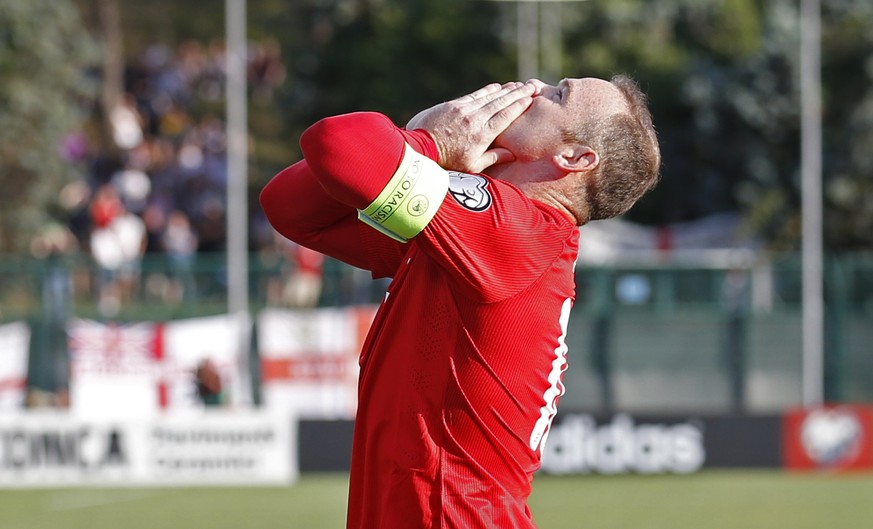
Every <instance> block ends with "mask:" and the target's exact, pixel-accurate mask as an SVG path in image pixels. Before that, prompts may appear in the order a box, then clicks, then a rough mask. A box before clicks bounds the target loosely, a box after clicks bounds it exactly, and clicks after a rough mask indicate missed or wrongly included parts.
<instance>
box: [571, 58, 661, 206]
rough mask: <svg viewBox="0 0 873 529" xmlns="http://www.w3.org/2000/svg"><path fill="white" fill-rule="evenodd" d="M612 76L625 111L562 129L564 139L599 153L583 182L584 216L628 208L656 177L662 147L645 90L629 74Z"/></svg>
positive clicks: (655, 181)
mask: <svg viewBox="0 0 873 529" xmlns="http://www.w3.org/2000/svg"><path fill="white" fill-rule="evenodd" d="M610 82H611V83H612V84H613V85H614V86H615V87H616V88H618V89H619V91H621V93H622V95H623V96H624V98H625V101H626V102H627V108H628V111H627V112H618V113H613V114H610V115H608V116H605V117H603V118H600V119H595V120H592V121H589V122H588V123H586V124H585V125H583V126H582V128H581V129H579V130H576V131H572V132H569V133H565V139H566V140H568V141H573V142H579V143H582V144H585V145H587V146H589V147H591V148H592V149H594V151H595V152H597V154H598V156H599V157H600V164H599V166H598V168H597V170H596V172H595V173H594V174H593V175H592V178H589V179H587V180H586V182H585V189H584V190H583V191H584V193H581V194H580V199H582V200H584V204H580V206H581V207H580V208H579V209H580V210H583V211H587V215H586V217H587V218H586V219H585V220H586V221H591V220H600V219H608V218H612V217H616V216H618V215H621V214H622V213H625V212H626V211H627V210H629V209H630V208H631V206H633V205H634V204H635V203H636V202H637V201H638V200H639V199H640V198H641V197H642V196H643V195H644V194H646V192H648V191H649V190H651V189H652V188H653V187H655V185H656V184H657V183H658V180H659V179H660V167H661V151H660V147H659V146H658V136H657V134H656V132H655V127H654V124H653V122H652V114H651V112H650V111H649V107H648V101H647V98H646V95H645V94H644V93H643V91H642V90H641V89H640V87H639V85H638V84H637V83H636V81H634V80H633V79H632V78H630V77H628V76H626V75H616V76H615V77H613V78H612V79H611V80H610Z"/></svg>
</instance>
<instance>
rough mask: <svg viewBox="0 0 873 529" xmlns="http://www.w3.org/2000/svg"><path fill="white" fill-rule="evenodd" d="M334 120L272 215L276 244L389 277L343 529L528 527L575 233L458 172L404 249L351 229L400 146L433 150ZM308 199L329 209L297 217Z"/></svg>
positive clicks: (279, 189)
mask: <svg viewBox="0 0 873 529" xmlns="http://www.w3.org/2000/svg"><path fill="white" fill-rule="evenodd" d="M332 119H333V120H335V121H334V122H333V125H334V126H335V128H332V127H330V126H328V127H324V126H321V127H316V128H315V130H313V131H312V132H308V133H309V135H310V137H309V138H308V139H307V138H306V137H304V141H303V142H302V143H303V146H304V155H305V156H306V158H307V161H306V162H301V164H302V165H301V164H298V165H296V166H292V168H289V169H288V170H286V171H284V172H283V173H280V175H278V176H277V177H276V179H274V180H273V181H272V182H271V183H270V184H269V185H268V186H267V188H266V189H265V191H264V193H263V194H262V203H263V205H264V209H265V211H266V212H267V215H268V217H269V218H270V220H271V222H273V223H274V226H276V228H277V229H278V230H279V231H280V232H281V233H284V234H286V235H288V236H291V237H294V238H296V240H297V242H299V243H301V244H304V245H306V244H311V245H312V246H313V247H315V249H318V250H319V251H323V252H325V253H328V254H333V255H335V256H338V257H340V258H344V259H345V260H347V261H349V262H351V263H352V264H354V265H356V266H363V267H365V268H367V269H369V270H371V271H372V272H373V275H374V276H375V277H380V276H389V277H392V278H393V280H392V282H391V284H390V286H389V288H388V292H387V294H386V297H385V300H384V302H383V303H382V305H381V307H380V308H379V311H378V313H377V315H376V318H375V321H374V322H373V325H372V328H371V329H370V333H369V336H368V338H367V340H366V342H365V344H364V348H363V351H362V353H361V357H360V364H361V374H360V380H359V405H358V406H359V407H358V412H357V418H356V422H355V434H354V445H353V452H352V468H351V477H350V480H351V483H350V490H349V508H348V527H349V528H353V529H363V528H374V529H375V528H380V529H400V528H410V529H412V528H416V529H420V528H445V529H448V528H456V529H478V528H483V529H484V528H532V527H534V523H533V520H532V519H531V513H530V510H529V508H528V506H527V498H528V496H529V494H530V491H531V482H532V479H533V474H534V472H535V471H536V470H537V469H538V468H539V466H540V457H541V449H542V445H543V443H544V442H545V440H546V437H547V435H548V429H549V426H550V424H551V420H552V418H553V417H554V415H555V412H556V406H557V403H558V399H559V398H560V395H561V394H562V393H563V385H562V382H561V380H562V376H563V372H564V370H565V369H566V366H567V356H566V353H567V347H566V343H565V336H566V331H567V322H568V319H569V311H570V307H571V305H572V303H573V299H574V292H575V283H574V272H573V269H574V264H575V260H576V255H577V252H578V230H577V229H576V228H577V227H576V226H575V225H574V224H573V222H571V221H570V220H569V219H568V218H567V217H566V216H564V215H563V214H562V213H561V212H559V211H558V210H556V209H554V208H552V207H550V206H547V205H545V204H543V203H540V202H537V201H534V200H532V199H529V198H528V197H526V196H525V195H524V194H523V193H522V192H521V191H520V190H519V189H517V188H516V187H514V186H512V185H510V184H508V183H506V182H502V181H499V180H493V179H491V178H489V177H487V176H483V175H468V174H462V173H450V185H449V192H448V193H446V197H445V199H444V201H443V202H442V205H441V206H440V208H439V210H438V211H437V213H436V215H435V216H434V217H433V219H432V220H431V221H430V223H429V224H428V225H427V226H426V227H425V228H424V231H422V232H421V233H420V234H418V235H417V236H415V237H414V238H412V239H411V240H409V242H407V243H406V244H402V243H399V242H397V241H395V240H392V239H390V238H388V237H386V236H385V235H382V234H381V233H379V232H378V231H376V230H374V229H372V228H370V227H368V226H365V225H364V224H362V223H360V222H358V223H357V224H356V225H355V228H354V229H353V228H351V226H352V224H350V222H349V219H348V217H349V216H350V215H352V214H353V210H352V208H361V206H362V205H363V206H365V205H366V204H367V203H369V201H370V200H372V199H373V197H375V196H376V195H377V194H378V193H379V191H380V188H379V185H384V183H385V181H387V179H388V178H389V177H390V176H391V174H392V172H393V171H394V169H395V168H396V167H397V165H398V163H399V161H400V157H401V156H402V154H401V153H402V149H403V148H404V143H408V144H409V145H410V146H412V147H413V148H414V149H416V150H417V151H418V152H421V153H423V154H426V155H428V156H430V157H431V158H433V159H436V149H435V146H434V144H433V140H432V138H430V136H429V135H428V134H427V133H425V132H424V131H412V132H410V131H403V130H401V129H398V128H397V127H395V126H393V125H391V124H390V122H389V121H387V118H385V117H384V116H380V115H378V114H376V115H372V114H367V115H361V114H353V115H350V116H340V117H337V118H332ZM336 120H339V121H336ZM323 125H324V124H323ZM340 125H341V126H342V128H343V129H345V130H346V133H343V134H340V135H338V133H337V130H338V129H339V128H340ZM349 129H351V130H349ZM312 135H316V136H317V137H316V138H313V137H312ZM321 135H325V136H324V137H320V141H317V140H319V138H318V136H321ZM304 136H306V135H304ZM362 143H363V144H364V145H362ZM328 144H329V145H330V146H331V147H330V149H329V150H330V151H331V152H330V153H322V152H321V151H323V150H325V149H327V148H328V147H326V146H327V145H328ZM374 145H377V146H378V147H374ZM361 149H364V150H365V151H366V152H365V153H362V152H360V150H361ZM374 151H375V152H374ZM337 156H340V157H345V160H343V161H338V160H337V159H336V157H337ZM372 157H377V158H378V157H384V158H385V159H384V160H376V161H374V160H373V158H372ZM363 160H366V161H363ZM307 163H308V165H307ZM338 173H342V174H338ZM313 182H318V184H319V186H320V187H321V188H322V190H319V186H316V185H314V184H313ZM371 183H375V184H376V185H372V186H371V185H370V184H371ZM300 192H306V193H315V194H316V195H318V199H319V200H320V201H322V206H323V208H321V209H319V208H315V207H312V206H311V204H308V205H307V206H306V207H305V208H304V209H306V210H307V211H306V212H297V213H289V212H288V211H287V210H288V209H289V208H290V207H291V205H292V204H296V203H297V202H296V200H297V199H296V198H295V197H294V196H293V193H300ZM289 193H292V194H291V195H289ZM319 193H320V194H319ZM301 200H302V199H301ZM307 200H313V197H307ZM343 204H344V205H345V207H346V212H345V214H343V213H342V205H343ZM349 206H351V208H350V207H349ZM316 210H319V211H320V213H317V212H316ZM310 213H311V214H312V215H316V214H318V215H321V217H320V221H316V220H315V219H313V218H312V217H311V216H309V214H310ZM295 221H299V222H301V223H303V224H305V226H304V227H302V228H300V227H299V226H298V227H295V226H291V225H289V224H290V223H293V222H295ZM319 224H320V225H321V227H320V228H319V229H316V225H319ZM331 233H332V235H331ZM299 239H303V240H299Z"/></svg>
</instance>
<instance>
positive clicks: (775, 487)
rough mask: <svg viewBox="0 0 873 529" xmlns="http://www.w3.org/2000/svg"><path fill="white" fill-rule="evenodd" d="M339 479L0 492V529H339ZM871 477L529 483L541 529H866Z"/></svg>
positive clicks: (870, 519) (740, 474) (734, 475)
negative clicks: (284, 483)
mask: <svg viewBox="0 0 873 529" xmlns="http://www.w3.org/2000/svg"><path fill="white" fill-rule="evenodd" d="M347 479H348V476H346V475H343V474H337V475H306V476H303V478H302V479H301V480H300V481H299V482H298V483H297V484H296V485H294V486H292V487H251V488H229V487H227V488H115V489H103V488H74V489H33V490H3V491H0V529H79V528H81V529H279V528H287V529H297V528H300V529H341V528H342V527H343V523H344V519H345V500H346V492H347ZM871 500H873V474H855V475H825V474H788V473H784V472H779V471H718V472H716V471H708V472H702V473H699V474H693V475H689V476H673V475H668V476H612V477H607V476H567V477H552V476H538V477H537V479H536V481H535V482H534V494H533V496H532V498H531V508H532V509H533V512H534V517H535V520H536V521H537V524H538V525H539V527H540V529H586V528H596V529H783V528H784V529H832V528H839V529H865V528H869V527H873V501H871Z"/></svg>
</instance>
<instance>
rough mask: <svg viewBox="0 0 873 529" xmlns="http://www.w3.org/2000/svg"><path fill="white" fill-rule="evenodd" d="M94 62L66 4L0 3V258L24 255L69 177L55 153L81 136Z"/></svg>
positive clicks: (60, 0) (90, 45) (71, 169)
mask: <svg viewBox="0 0 873 529" xmlns="http://www.w3.org/2000/svg"><path fill="white" fill-rule="evenodd" d="M47 35H50V36H51V38H47ZM95 57H96V46H95V44H94V41H93V40H92V39H91V37H90V35H89V34H88V33H87V32H86V31H85V30H84V29H83V27H82V25H81V23H80V18H79V16H78V12H77V10H76V8H75V6H74V5H73V3H72V2H70V1H69V0H29V1H27V2H2V3H0V189H2V193H0V252H8V251H13V250H14V251H21V250H23V249H25V248H27V245H28V244H29V242H30V238H31V236H32V235H33V234H35V233H36V232H37V231H38V230H39V229H40V228H41V227H42V226H43V225H44V224H45V223H46V222H48V220H49V219H50V216H51V215H50V212H52V211H55V210H56V209H57V201H58V194H59V191H60V189H61V188H62V187H63V185H64V184H65V183H67V182H69V181H70V180H71V179H72V178H74V177H75V176H76V173H77V171H76V167H75V165H73V164H71V163H70V161H69V159H65V158H64V154H63V152H62V149H63V147H64V145H65V141H67V142H71V141H73V138H74V137H73V136H71V135H73V134H75V133H78V132H81V128H80V127H81V125H82V123H83V120H84V113H85V111H86V110H88V108H89V105H88V101H89V98H90V97H91V96H92V95H93V94H94V91H95V87H96V84H95V83H94V82H93V80H89V79H88V78H87V77H86V73H87V72H89V71H90V68H91V66H92V65H93V61H94V59H95ZM67 147H71V148H73V149H75V147H74V146H73V145H71V144H67ZM67 154H68V155H69V154H71V153H69V152H68V153H67Z"/></svg>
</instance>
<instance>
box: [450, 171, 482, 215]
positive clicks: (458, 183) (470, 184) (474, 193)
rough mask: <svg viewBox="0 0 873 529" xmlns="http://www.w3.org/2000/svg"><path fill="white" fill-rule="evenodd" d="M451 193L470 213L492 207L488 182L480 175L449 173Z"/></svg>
mask: <svg viewBox="0 0 873 529" xmlns="http://www.w3.org/2000/svg"><path fill="white" fill-rule="evenodd" d="M449 193H451V195H452V198H454V199H455V201H456V202H457V203H458V204H460V205H462V206H464V207H465V208H467V209H469V210H470V211H485V210H486V209H488V208H489V207H490V206H491V192H490V191H489V190H488V180H487V179H486V178H484V177H482V176H479V175H472V174H466V173H458V172H455V171H449Z"/></svg>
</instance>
